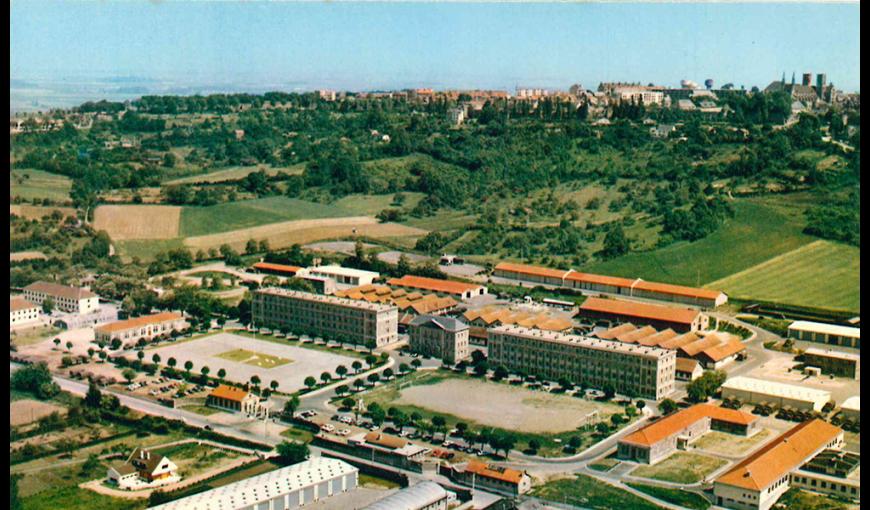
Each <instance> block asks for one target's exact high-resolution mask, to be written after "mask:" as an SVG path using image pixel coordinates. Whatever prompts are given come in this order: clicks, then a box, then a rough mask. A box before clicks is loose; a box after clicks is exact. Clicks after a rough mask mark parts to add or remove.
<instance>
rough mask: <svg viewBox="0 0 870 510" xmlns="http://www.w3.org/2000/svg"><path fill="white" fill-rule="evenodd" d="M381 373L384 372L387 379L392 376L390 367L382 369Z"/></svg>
mask: <svg viewBox="0 0 870 510" xmlns="http://www.w3.org/2000/svg"><path fill="white" fill-rule="evenodd" d="M383 374H384V378H385V379H389V378H391V377H393V375H394V372H393V369H392V368H387V369H385V370H384V372H383Z"/></svg>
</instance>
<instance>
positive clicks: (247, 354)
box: [217, 349, 293, 368]
mask: <svg viewBox="0 0 870 510" xmlns="http://www.w3.org/2000/svg"><path fill="white" fill-rule="evenodd" d="M217 357H218V358H222V359H226V360H229V361H235V362H236V363H244V364H246V365H252V366H255V367H260V368H275V367H280V366H281V365H286V364H287V363H293V360H292V359H286V358H279V357H278V356H272V355H270V354H263V353H261V352H253V351H247V350H245V349H235V350H232V351H227V352H223V353H221V354H218V355H217Z"/></svg>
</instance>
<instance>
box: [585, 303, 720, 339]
mask: <svg viewBox="0 0 870 510" xmlns="http://www.w3.org/2000/svg"><path fill="white" fill-rule="evenodd" d="M579 315H580V316H581V317H585V318H587V319H591V320H594V321H604V322H610V323H616V322H619V323H621V322H631V323H633V324H645V325H650V326H652V327H654V328H656V329H667V328H670V329H672V330H674V331H676V332H678V333H686V332H688V331H697V330H700V329H707V327H708V326H709V324H710V319H709V317H707V316H706V315H705V314H703V313H701V312H700V311H699V310H695V309H692V308H677V307H673V306H662V305H652V304H648V303H638V302H634V301H624V300H619V299H603V298H595V297H590V298H589V299H587V300H586V301H584V302H583V304H582V305H580V311H579Z"/></svg>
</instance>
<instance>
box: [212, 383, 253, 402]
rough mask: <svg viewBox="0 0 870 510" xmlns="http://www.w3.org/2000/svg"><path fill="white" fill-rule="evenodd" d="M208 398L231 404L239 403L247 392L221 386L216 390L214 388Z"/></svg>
mask: <svg viewBox="0 0 870 510" xmlns="http://www.w3.org/2000/svg"><path fill="white" fill-rule="evenodd" d="M209 396H210V397H215V398H222V399H225V400H232V401H233V402H241V401H243V400H244V399H245V397H247V396H248V392H247V391H245V390H243V389H241V388H236V387H235V386H227V385H226V384H221V385H220V386H218V387H217V388H215V389H214V390H213V391H212V392H211V393H210V394H209Z"/></svg>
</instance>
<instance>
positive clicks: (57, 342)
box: [52, 338, 60, 348]
mask: <svg viewBox="0 0 870 510" xmlns="http://www.w3.org/2000/svg"><path fill="white" fill-rule="evenodd" d="M52 341H53V342H54V347H55V348H58V347H60V338H55V339H54V340H52Z"/></svg>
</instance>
